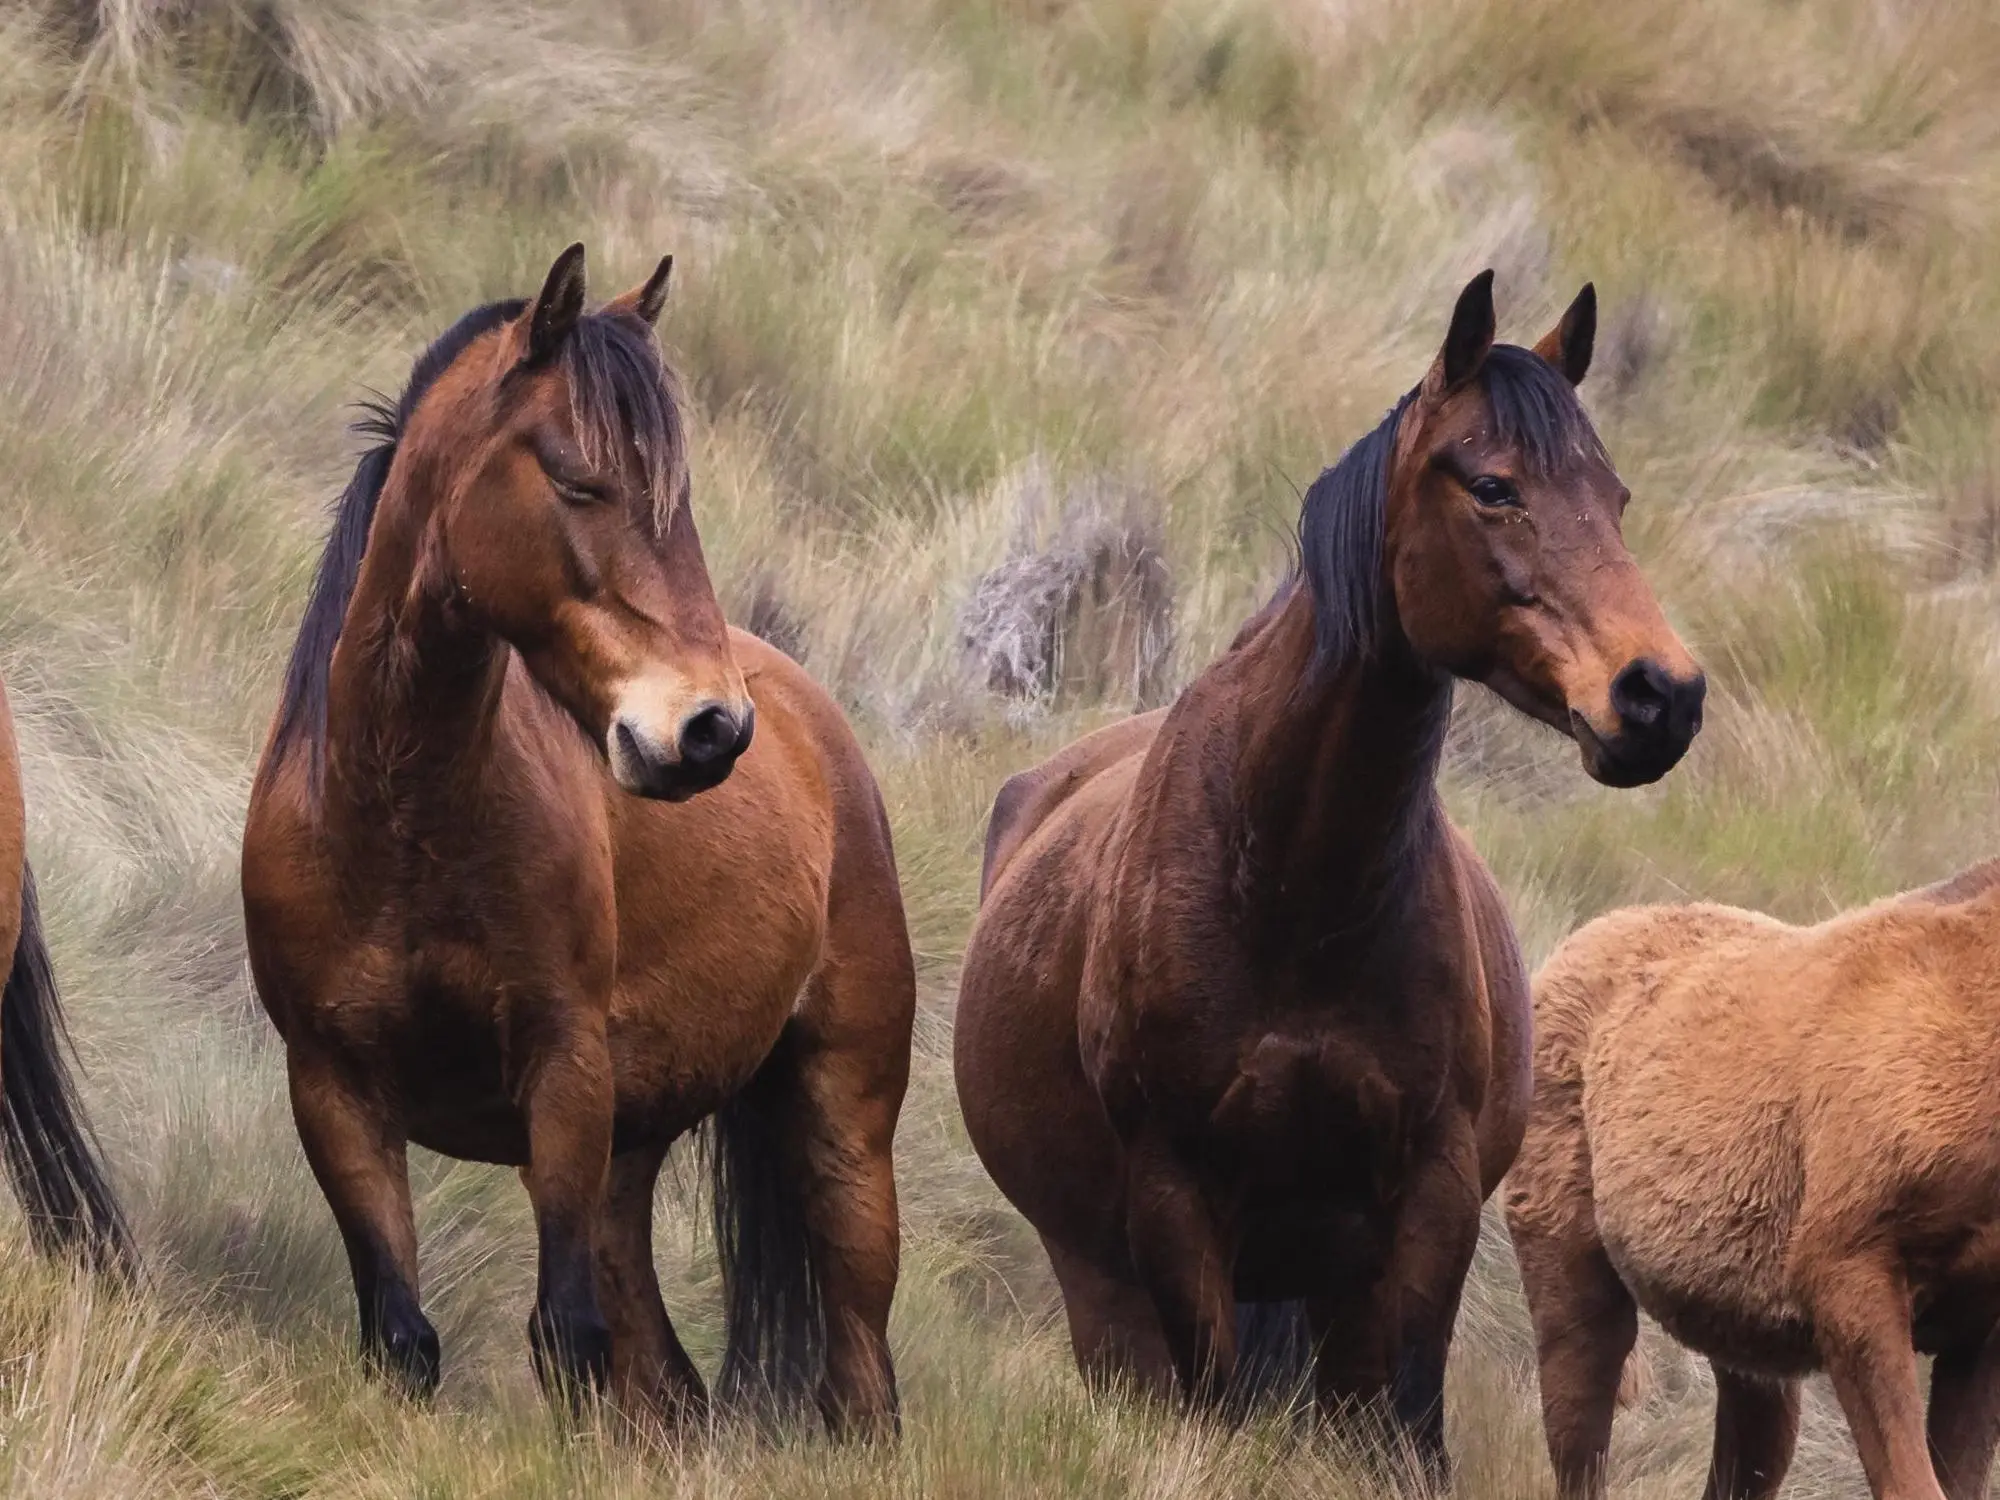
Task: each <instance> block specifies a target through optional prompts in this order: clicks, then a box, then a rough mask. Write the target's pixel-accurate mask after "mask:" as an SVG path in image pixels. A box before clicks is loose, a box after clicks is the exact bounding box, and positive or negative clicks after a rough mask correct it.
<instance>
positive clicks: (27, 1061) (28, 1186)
mask: <svg viewBox="0 0 2000 1500" xmlns="http://www.w3.org/2000/svg"><path fill="white" fill-rule="evenodd" d="M68 1042H69V1037H68V1035H67V1033H66V1032H65V1031H64V1029H63V1019H62V1006H61V1002H60V1001H59V1000H58V998H57V995H56V979H55V973H54V971H53V970H52V969H50V967H49V950H48V945H47V944H46V943H44V942H43V941H42V916H41V910H40V907H39V906H38V904H37V903H36V900H35V875H34V871H32V870H29V869H26V868H23V870H22V872H21V937H20V941H18V942H17V943H16V944H15V945H14V966H13V968H12V969H11V970H10V971H9V972H8V975H7V988H6V991H5V992H4V993H3V994H0V1155H4V1156H5V1157H6V1161H7V1175H8V1177H9V1178H10V1179H12V1181H13V1184H14V1195H15V1196H16V1197H17V1198H19V1199H20V1200H21V1207H22V1208H24V1209H25V1210H27V1214H28V1229H29V1232H30V1233H31V1234H32V1235H33V1236H34V1241H35V1248H36V1249H38V1250H40V1251H41V1252H42V1253H43V1254H45V1255H67V1254H80V1255H82V1256H83V1257H84V1258H85V1259H86V1260H87V1261H88V1262H89V1263H90V1264H91V1265H92V1266H93V1267H95V1268H96V1269H98V1270H115V1271H120V1272H125V1273H130V1272H131V1271H132V1270H134V1269H135V1268H136V1266H137V1264H138V1257H137V1255H136V1253H135V1251H134V1249H133V1245H132V1232H131V1230H130V1229H129V1228H128V1227H127V1226H126V1223H125V1215H124V1213H123V1211H121V1210H120V1209H119V1207H118V1200H117V1199H116V1198H115V1197H114V1196H113V1195H112V1192H111V1184H110V1182H109V1181H108V1180H107V1179H106V1177H105V1175H104V1167H103V1165H102V1164H101V1163H100V1162H99V1161H98V1159H97V1142H96V1139H95V1137H93V1136H92V1135H91V1132H90V1126H89V1124H88V1123H87V1122H86V1121H85V1120H84V1118H83V1107H82V1105H81V1103H80V1102H79V1101H78V1099H77V1097H76V1084H75V1082H74V1081H73V1080H72V1079H71V1077H70V1072H69V1065H68V1063H67V1062H66V1061H65V1060H64V1057H63V1051H64V1049H65V1047H66V1046H67V1045H68Z"/></svg>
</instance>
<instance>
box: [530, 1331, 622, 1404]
mask: <svg viewBox="0 0 2000 1500" xmlns="http://www.w3.org/2000/svg"><path fill="white" fill-rule="evenodd" d="M528 1348H529V1349H530V1351H532V1353H533V1355H534V1361H535V1379H537V1380H538V1381H540V1382H541V1385H542V1389H543V1391H545V1392H546V1393H547V1394H548V1395H549V1396H550V1397H551V1398H553V1397H554V1396H556V1395H557V1394H558V1392H563V1393H566V1394H567V1395H568V1398H569V1401H570V1403H571V1405H572V1406H581V1405H582V1402H583V1398H584V1395H585V1393H586V1392H588V1393H590V1394H592V1395H598V1394H602V1393H603V1392H604V1391H605V1390H606V1389H607V1388H608V1387H609V1385H610V1383H611V1329H610V1328H609V1327H608V1326H606V1324H605V1323H604V1321H603V1319H601V1318H592V1319H585V1318H578V1317H575V1316H573V1315H569V1316H566V1315H564V1314H563V1313H560V1312H557V1311H554V1310H552V1309H543V1308H537V1309H536V1310H535V1315H534V1317H532V1318H530V1319H529V1320H528Z"/></svg>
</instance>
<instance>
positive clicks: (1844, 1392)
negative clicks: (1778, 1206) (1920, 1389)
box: [1799, 1217, 1944, 1500]
mask: <svg viewBox="0 0 2000 1500" xmlns="http://www.w3.org/2000/svg"><path fill="white" fill-rule="evenodd" d="M1813 1227H1814V1226H1812V1225H1811V1224H1810V1223H1809V1222H1808V1221H1806V1220H1804V1219H1803V1217H1802V1220H1801V1225H1800V1234H1799V1241H1800V1243H1802V1244H1805V1245H1812V1244H1813V1243H1814V1239H1812V1238H1808V1234H1809V1232H1810V1230H1811V1229H1812V1228H1813ZM1819 1243H1820V1244H1822V1245H1823V1244H1824V1243H1825V1241H1824V1239H1823V1238H1822V1239H1820V1240H1819ZM1799 1272H1800V1273H1801V1274H1800V1277H1799V1279H1800V1281H1801V1282H1802V1283H1803V1285H1804V1287H1805V1288H1806V1295H1807V1297H1808V1299H1809V1301H1810V1304H1811V1310H1812V1316H1813V1325H1814V1327H1815V1328H1816V1329H1817V1331H1818V1339H1819V1348H1820V1354H1821V1356H1822V1357H1823V1358H1824V1359H1825V1361H1826V1372H1827V1374H1828V1375H1829V1376H1830V1377H1831V1378H1832V1380H1833V1390H1834V1394H1835V1395H1836V1396H1838V1397H1839V1398H1840V1408H1841V1410H1842V1411H1844V1412H1845V1413H1846V1414H1847V1425H1848V1426H1849V1427H1850V1428H1851V1429H1852V1430H1853V1433H1854V1443H1855V1446H1856V1447H1857V1448H1859V1449H1860V1450H1861V1466H1862V1468H1863V1469H1865V1470H1866V1471H1867V1473H1868V1486H1869V1488H1870V1489H1871V1490H1873V1491H1874V1493H1875V1497H1876V1500H1943V1497H1944V1491H1943V1490H1942V1489H1941V1488H1939V1486H1938V1482H1937V1476H1936V1475H1935V1474H1934V1473H1933V1471H1932V1469H1931V1460H1930V1451H1929V1445H1928V1443H1927V1441H1926V1438H1925V1433H1924V1408H1923V1402H1922V1400H1921V1399H1920V1397H1919V1396H1918V1393H1917V1355H1916V1350H1915V1349H1914V1348H1913V1347H1912V1345H1911V1341H1910V1338H1911V1330H1910V1291H1909V1286H1908V1284H1907V1282H1906V1281H1905V1279H1904V1277H1903V1273H1902V1268H1901V1267H1900V1266H1899V1265H1897V1264H1896V1263H1895V1262H1894V1261H1892V1260H1890V1259H1889V1258H1888V1257H1886V1256H1884V1255H1882V1254H1881V1253H1880V1252H1874V1251H1870V1252H1863V1253H1858V1254H1857V1253H1848V1254H1840V1253H1838V1252H1834V1253H1826V1252H1822V1253H1821V1254H1819V1255H1815V1256H1811V1257H1810V1259H1808V1260H1807V1261H1805V1263H1803V1264H1801V1265H1800V1267H1799Z"/></svg>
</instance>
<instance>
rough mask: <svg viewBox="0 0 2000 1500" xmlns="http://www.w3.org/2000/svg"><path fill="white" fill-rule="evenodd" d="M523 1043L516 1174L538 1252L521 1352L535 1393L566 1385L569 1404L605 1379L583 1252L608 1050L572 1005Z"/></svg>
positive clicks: (586, 1251) (604, 1134)
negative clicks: (519, 1169) (526, 1059)
mask: <svg viewBox="0 0 2000 1500" xmlns="http://www.w3.org/2000/svg"><path fill="white" fill-rule="evenodd" d="M532 1045H533V1048H534V1050H533V1052H532V1053H531V1059H532V1060H531V1061H530V1063H529V1066H528V1071H527V1074H526V1079H525V1083H526V1087H525V1089H524V1091H523V1093H524V1100H525V1106H526V1114H527V1121H528V1165H527V1169H526V1170H525V1172H524V1173H523V1174H522V1175H523V1178H524V1180H525V1181H526V1183H527V1186H528V1198H529V1200H530V1201H531V1202H532V1203H533V1204H534V1207H535V1228H536V1231H537V1239H538V1242H539V1252H540V1253H539V1257H538V1271H537V1277H536V1285H535V1312H534V1316H533V1317H532V1318H531V1319H530V1320H529V1323H528V1345H529V1348H530V1349H531V1350H532V1351H533V1353H534V1359H535V1374H536V1376H537V1377H538V1378H539V1379H540V1380H541V1382H542V1384H543V1386H544V1388H545V1389H552V1388H553V1385H554V1384H555V1383H558V1382H565V1381H566V1382H568V1383H569V1385H570V1387H571V1394H572V1395H573V1396H575V1395H579V1394H581V1392H582V1391H583V1390H584V1389H586V1388H588V1389H602V1387H603V1385H604V1382H605V1380H606V1378H607V1377H608V1376H609V1374H610V1371H611V1330H610V1328H609V1327H608V1326H607V1325H606V1323H605V1321H604V1315H603V1313H602V1312H600V1311H599V1309H598V1305H597V1276H596V1266H595V1263H594V1259H595V1258H594V1256H593V1253H592V1247H591V1231H592V1229H593V1227H594V1225H595V1221H596V1218H597V1213H598V1206H599V1204H600V1203H601V1201H602V1200H603V1197H604V1188H605V1174H606V1172H607V1169H608V1168H609V1166H610V1162H611V1121H612V1111H613V1108H614V1099H613V1085H612V1077H611V1049H610V1047H609V1046H608V1045H607V1044H606V1042H605V1036H604V1017H603V1015H602V1014H601V1013H600V1012H594V1011H589V1010H585V1009H584V1008H583V1007H582V1006H580V1005H579V1006H575V1007H572V1008H570V1009H569V1010H567V1011H557V1012H556V1013H554V1014H551V1015H549V1016H548V1017H547V1018H546V1020H545V1021H544V1023H543V1024H542V1025H541V1026H540V1027H539V1028H538V1029H537V1031H536V1033H535V1035H534V1036H533V1038H532Z"/></svg>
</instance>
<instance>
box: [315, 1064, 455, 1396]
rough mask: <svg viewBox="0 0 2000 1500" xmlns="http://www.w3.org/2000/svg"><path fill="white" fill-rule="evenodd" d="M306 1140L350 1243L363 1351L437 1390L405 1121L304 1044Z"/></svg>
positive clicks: (417, 1384) (411, 1384)
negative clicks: (420, 1282) (420, 1296)
mask: <svg viewBox="0 0 2000 1500" xmlns="http://www.w3.org/2000/svg"><path fill="white" fill-rule="evenodd" d="M286 1064H287V1066H286V1072H287V1075H288V1078H289V1081H290V1084H291V1095H292V1118H293V1120H294V1121H296V1122H297V1125H298V1130H299V1143H300V1144H301V1145H302V1146H304V1147H305V1153H306V1160H307V1162H309V1163H310V1164H311V1166H312V1170H313V1176H314V1177H316V1178H317V1179H318V1180H319V1186H320V1191H321V1192H322V1193H324V1194H325V1195H326V1201H327V1206H328V1207H329V1208H331V1209H332V1210H333V1217H334V1222H335V1223H336V1224H338V1225H339V1226H340V1237H341V1239H342V1241H343V1242H344V1243H345V1244H346V1246H347V1260H348V1265H349V1268H350V1269H351V1270H352V1272H353V1274H354V1295H355V1300H356V1301H357V1302H358V1303H359V1304H360V1311H361V1352H362V1355H363V1356H364V1357H365V1358H366V1359H367V1360H368V1361H369V1362H370V1363H371V1364H372V1365H375V1366H377V1367H378V1368H382V1369H385V1370H387V1371H388V1372H389V1373H390V1374H391V1375H393V1376H395V1377H396V1378H397V1379H398V1380H399V1381H401V1382H402V1384H403V1385H404V1386H405V1387H406V1388H407V1389H408V1390H410V1391H411V1392H413V1393H415V1394H418V1395H428V1394H430V1392H432V1391H434V1390H435V1389H436V1388H437V1383H438V1373H439V1350H438V1336H437V1330H436V1329H434V1328H432V1327H431V1325H430V1322H429V1321H428V1320H427V1319H426V1318H425V1317H424V1315H423V1312H422V1309H421V1308H420V1307H419V1305H418V1301H417V1228H416V1220H415V1216H414V1214H413V1213H412V1211H411V1206H410V1172H409V1163H408V1160H407V1155H406V1152H407V1144H406V1136H405V1134H404V1129H403V1124H402V1121H401V1119H400V1118H399V1117H398V1115H397V1112H396V1111H395V1110H394V1109H392V1108H391V1107H390V1106H389V1104H388V1103H387V1102H386V1101H385V1100H384V1099H383V1098H382V1097H381V1096H380V1095H379V1094H378V1093H376V1092H374V1091H371V1090H370V1089H368V1088H366V1087H364V1086H363V1085H362V1084H361V1082H360V1080H359V1079H358V1078H357V1077H356V1076H355V1075H354V1073H353V1071H352V1069H351V1068H349V1067H347V1066H344V1065H342V1064H340V1063H337V1062H335V1061H334V1060H332V1059H331V1058H328V1057H325V1056H322V1055H321V1054H319V1053H318V1052H317V1051H315V1050H313V1049H311V1048H309V1047H306V1046H302V1045H294V1046H293V1047H291V1048H290V1049H289V1051H288V1053H287V1057H286Z"/></svg>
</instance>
